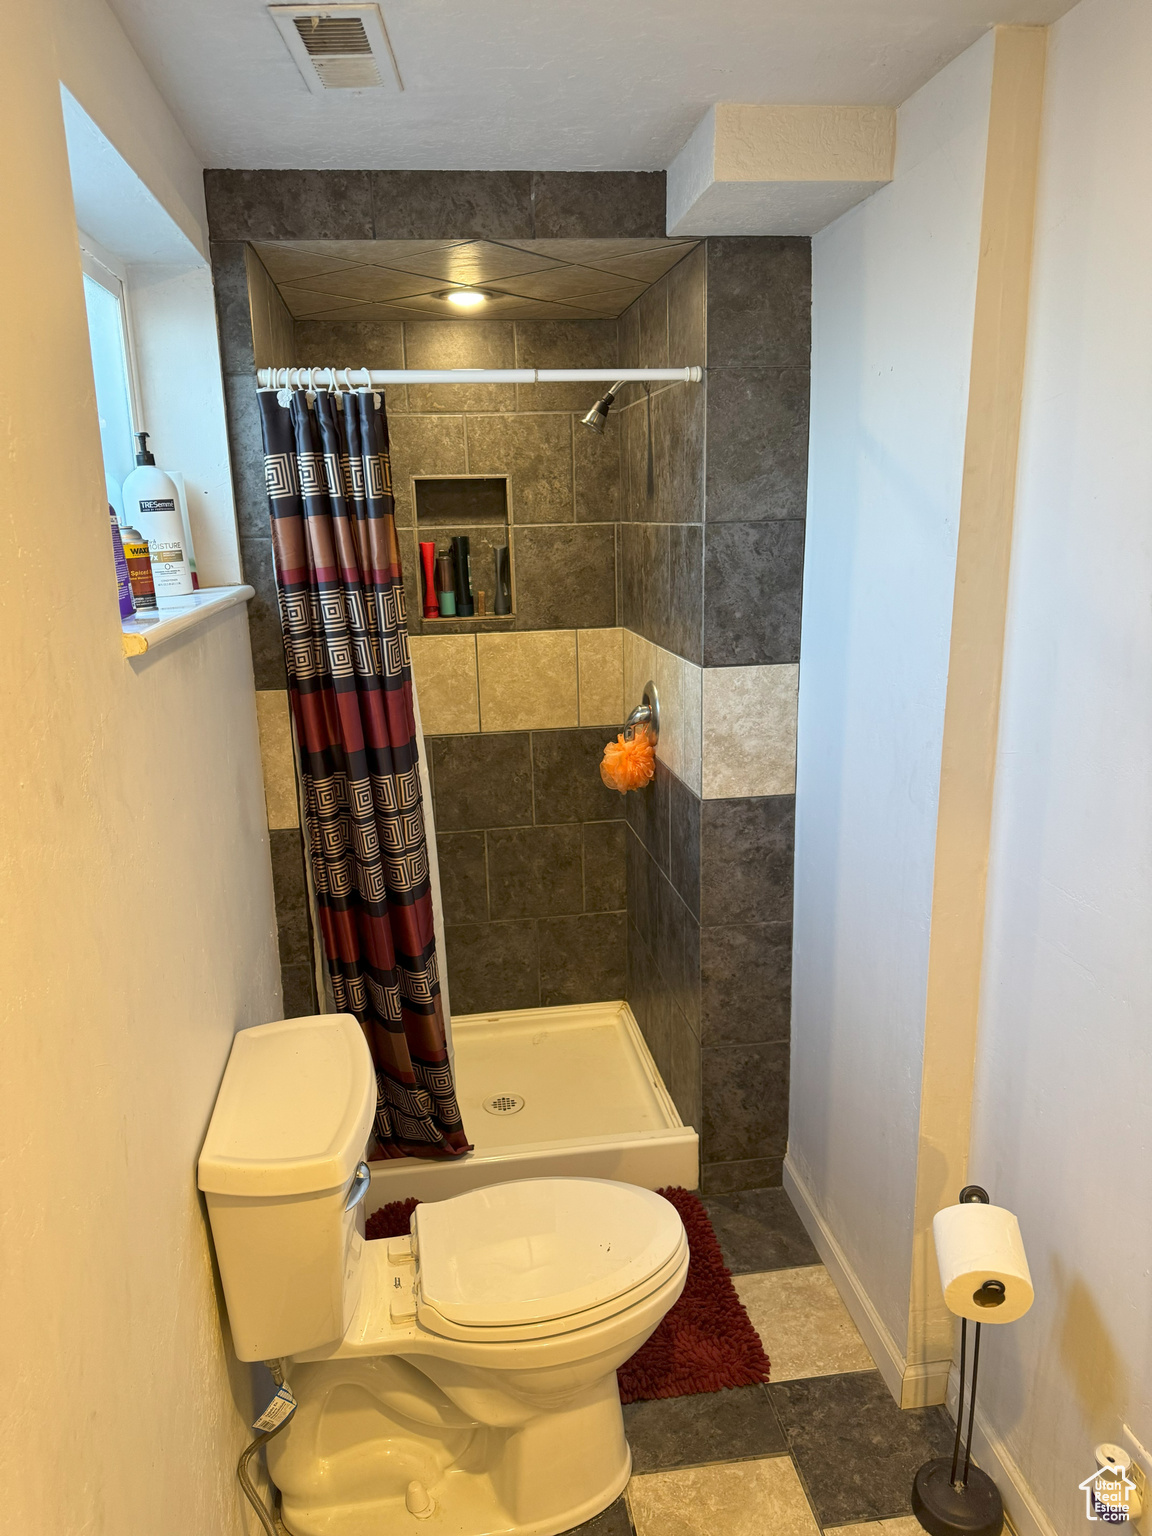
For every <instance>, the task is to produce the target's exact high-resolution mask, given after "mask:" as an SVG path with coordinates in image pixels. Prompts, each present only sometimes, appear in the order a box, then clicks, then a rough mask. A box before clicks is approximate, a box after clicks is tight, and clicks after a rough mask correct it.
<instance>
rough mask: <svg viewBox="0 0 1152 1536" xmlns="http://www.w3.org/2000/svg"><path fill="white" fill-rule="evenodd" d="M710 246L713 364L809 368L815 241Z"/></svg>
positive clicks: (755, 239)
mask: <svg viewBox="0 0 1152 1536" xmlns="http://www.w3.org/2000/svg"><path fill="white" fill-rule="evenodd" d="M707 247H708V322H707V324H708V365H709V367H710V368H712V367H716V366H723V367H738V368H764V367H769V368H770V367H780V366H782V367H795V366H797V365H801V366H804V365H806V364H807V362H808V358H809V354H810V352H811V332H812V261H811V241H809V240H807V239H801V238H795V237H791V236H772V237H764V236H750V237H742V236H733V237H721V238H720V239H711V240H709V241H708V242H707Z"/></svg>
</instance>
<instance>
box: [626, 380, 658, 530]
mask: <svg viewBox="0 0 1152 1536" xmlns="http://www.w3.org/2000/svg"><path fill="white" fill-rule="evenodd" d="M636 366H637V367H639V364H637V365H636ZM654 474H655V472H653V475H654ZM620 495H621V498H622V500H621V507H620V517H621V521H622V522H625V523H642V522H645V521H646V520H647V519H648V518H649V517H651V516H652V508H653V504H654V497H655V478H653V491H652V495H651V496H650V495H649V493H648V400H647V397H641V399H640V400H639V401H637V403H636V404H635V405H629V406H626V407H625V408H624V409H623V410H622V411H621V412H620Z"/></svg>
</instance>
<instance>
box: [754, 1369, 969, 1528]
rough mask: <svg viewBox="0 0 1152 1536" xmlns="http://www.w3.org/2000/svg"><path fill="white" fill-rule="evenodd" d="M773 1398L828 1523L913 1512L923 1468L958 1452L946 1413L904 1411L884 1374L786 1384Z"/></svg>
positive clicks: (858, 1373)
mask: <svg viewBox="0 0 1152 1536" xmlns="http://www.w3.org/2000/svg"><path fill="white" fill-rule="evenodd" d="M768 1393H769V1396H770V1397H771V1399H772V1406H773V1407H774V1408H775V1410H776V1413H777V1415H778V1416H779V1419H780V1423H781V1424H782V1426H783V1428H784V1433H785V1434H786V1435H787V1437H788V1443H789V1446H790V1447H791V1450H792V1454H793V1456H794V1457H795V1458H796V1464H797V1466H798V1468H799V1470H800V1474H801V1476H802V1477H803V1479H804V1482H805V1484H806V1486H807V1490H808V1497H809V1498H810V1499H811V1501H812V1507H813V1509H814V1510H815V1511H816V1518H817V1519H818V1520H819V1522H820V1524H821V1525H822V1526H830V1525H847V1524H849V1523H850V1522H853V1521H858V1520H896V1519H899V1518H900V1517H901V1516H902V1515H908V1514H910V1513H911V1511H912V1504H911V1499H910V1495H911V1492H912V1480H913V1478H914V1477H915V1475H916V1472H917V1469H918V1468H919V1467H920V1466H922V1465H923V1463H924V1462H926V1461H930V1460H931V1459H932V1458H933V1457H934V1456H943V1455H947V1454H950V1453H951V1450H952V1436H953V1433H954V1429H953V1425H952V1423H951V1421H950V1420H949V1418H948V1415H947V1413H946V1412H945V1410H944V1409H943V1408H905V1409H900V1408H898V1407H897V1406H896V1404H895V1402H894V1401H893V1399H892V1395H891V1393H890V1392H889V1391H888V1388H887V1387H886V1386H885V1385H884V1380H883V1378H882V1377H881V1375H880V1372H879V1371H852V1372H849V1373H847V1374H846V1375H842V1376H813V1377H810V1378H808V1379H807V1380H801V1381H782V1382H780V1383H779V1384H778V1385H776V1386H770V1387H769V1388H768Z"/></svg>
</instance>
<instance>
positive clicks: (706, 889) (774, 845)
mask: <svg viewBox="0 0 1152 1536" xmlns="http://www.w3.org/2000/svg"><path fill="white" fill-rule="evenodd" d="M795 813H796V799H795V796H794V795H765V796H762V797H758V798H755V799H749V800H705V801H703V802H702V803H701V809H700V921H701V924H702V926H703V927H705V928H712V927H718V926H720V925H722V924H727V923H749V922H791V920H792V849H793V839H794V833H795Z"/></svg>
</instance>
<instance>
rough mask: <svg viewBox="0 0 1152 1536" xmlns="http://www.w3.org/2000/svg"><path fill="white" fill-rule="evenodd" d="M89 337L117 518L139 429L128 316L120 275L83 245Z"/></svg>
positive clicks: (109, 487) (108, 482)
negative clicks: (133, 435) (135, 434)
mask: <svg viewBox="0 0 1152 1536" xmlns="http://www.w3.org/2000/svg"><path fill="white" fill-rule="evenodd" d="M81 255H82V257H83V266H84V302H85V305H86V307H87V310H88V340H89V344H90V346H91V348H92V372H93V375H94V377H95V381H96V410H97V414H98V415H99V418H100V446H101V448H102V449H103V451H104V480H105V484H106V487H107V494H108V500H109V501H110V502H111V504H112V506H114V507H115V509H116V515H117V517H120V516H121V515H122V513H123V511H124V506H123V501H122V497H121V487H122V486H123V484H124V481H125V480H126V479H127V478H128V476H129V474H130V473H131V472H132V470H133V469H134V467H135V464H136V452H135V443H134V441H133V437H132V434H133V432H135V431H136V428H137V415H138V413H137V411H136V409H135V397H136V390H135V387H134V386H135V377H134V372H133V362H132V349H131V344H130V338H129V333H128V315H127V310H126V307H125V303H124V284H123V281H122V280H121V278H120V277H119V276H118V275H117V274H116V273H115V272H113V271H112V270H111V268H109V267H107V266H105V265H104V263H103V262H102V261H100V260H99V259H98V258H97V257H95V256H93V255H92V254H91V253H90V252H89V251H86V250H83V249H82V250H81Z"/></svg>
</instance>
